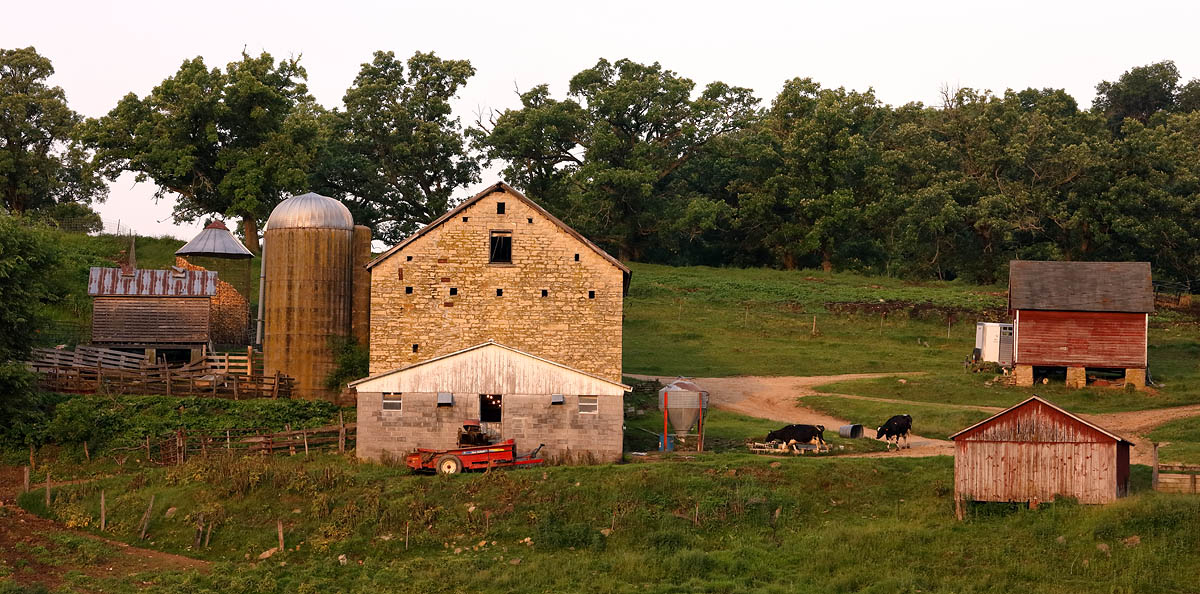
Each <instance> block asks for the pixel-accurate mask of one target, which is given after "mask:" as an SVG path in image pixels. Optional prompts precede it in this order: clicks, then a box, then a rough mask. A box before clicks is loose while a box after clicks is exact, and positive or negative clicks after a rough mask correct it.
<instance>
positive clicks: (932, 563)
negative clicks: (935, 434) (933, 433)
mask: <svg viewBox="0 0 1200 594" xmlns="http://www.w3.org/2000/svg"><path fill="white" fill-rule="evenodd" d="M773 462H780V464H778V465H777V467H772V466H771V464H772V463H773ZM1134 482H1135V488H1136V491H1137V492H1136V493H1135V494H1134V495H1133V496H1131V497H1129V498H1126V499H1123V500H1121V501H1119V502H1117V503H1115V504H1112V505H1108V506H1102V507H1101V506H1079V505H1075V504H1072V503H1070V502H1066V501H1064V502H1059V503H1056V504H1051V505H1043V506H1042V507H1041V508H1040V509H1039V510H1036V511H1030V510H1028V509H1023V508H1021V507H1020V506H1008V505H974V506H972V507H971V508H970V512H969V517H968V519H967V521H966V522H963V523H960V522H958V521H956V520H955V519H954V515H953V502H952V485H953V464H952V460H951V459H950V458H948V457H940V458H930V459H900V458H889V459H882V460H881V459H870V460H863V459H837V458H811V457H809V458H796V459H793V458H787V459H768V458H761V457H754V456H748V455H726V456H723V457H720V458H715V457H714V458H708V459H697V460H696V461H692V462H687V461H675V462H663V463H647V464H627V465H617V466H593V467H551V468H545V469H536V468H535V469H528V470H515V471H507V472H494V473H491V474H474V475H464V476H457V477H430V476H412V475H409V474H408V473H407V472H406V471H404V470H401V469H397V468H394V467H387V466H380V465H375V464H355V463H353V462H349V461H346V460H343V459H341V458H338V457H336V456H319V457H315V458H310V459H308V460H307V461H305V460H304V459H302V458H299V457H297V458H287V457H277V458H271V459H244V460H243V461H240V462H239V463H236V464H229V463H222V462H220V461H218V460H215V459H214V460H208V461H203V460H197V461H193V462H192V463H189V464H188V465H186V466H183V467H178V468H172V469H167V470H156V471H150V472H148V473H146V475H145V477H144V478H143V479H135V478H132V477H116V478H112V479H107V480H105V481H101V482H99V483H95V484H88V485H77V486H73V487H64V488H63V489H60V490H59V491H58V495H57V497H59V498H60V499H59V500H58V501H56V503H55V506H54V510H57V509H60V508H63V507H66V506H69V505H74V506H79V507H82V508H85V509H88V510H90V511H91V513H96V500H97V498H98V491H99V489H105V490H106V492H107V493H108V496H109V501H110V514H111V515H110V522H111V525H112V529H111V531H110V532H109V533H108V534H107V535H106V536H109V537H112V538H116V539H119V540H123V541H127V542H136V541H137V537H136V531H137V523H138V520H139V519H140V517H141V514H142V513H143V512H144V511H145V505H146V502H147V501H148V500H149V497H150V495H151V494H154V495H155V496H156V499H155V506H156V508H155V512H154V514H153V515H152V521H151V525H150V530H149V537H148V539H147V540H146V541H143V542H141V543H140V544H142V545H143V546H151V547H153V548H158V549H162V550H166V551H172V552H179V553H184V554H187V555H191V556H195V557H200V558H205V559H210V560H213V561H216V562H218V564H217V565H216V566H214V568H213V571H212V572H211V573H210V574H209V575H198V574H179V573H170V574H163V575H160V576H158V577H157V579H156V582H157V583H156V584H155V585H154V586H151V587H150V588H148V589H147V590H146V591H149V592H174V591H188V592H211V591H223V592H228V591H232V592H283V591H300V592H310V591H311V592H317V591H326V590H336V591H345V592H355V591H372V590H384V591H389V592H430V591H438V592H451V591H462V592H484V591H488V592H499V591H504V592H547V591H579V590H581V589H582V590H587V591H594V592H632V591H638V592H663V593H666V592H692V591H718V592H756V593H759V592H797V591H799V592H810V591H811V592H818V591H820V592H842V591H862V592H897V591H899V592H916V591H918V590H920V591H922V592H1014V591H1017V592H1047V593H1065V592H1095V591H1110V592H1111V591H1115V592H1134V591H1136V592H1184V591H1194V590H1195V587H1194V579H1195V575H1194V571H1193V569H1192V568H1194V567H1195V566H1196V564H1197V563H1198V562H1200V533H1197V532H1196V530H1195V528H1194V526H1195V522H1196V520H1197V519H1200V501H1197V500H1196V499H1195V498H1191V497H1179V496H1168V495H1163V494H1157V493H1153V492H1146V491H1145V489H1146V483H1147V482H1148V472H1147V471H1146V469H1145V468H1144V467H1137V468H1135V473H1134ZM39 496H40V493H38V492H35V493H32V494H30V495H27V496H24V497H22V498H21V503H22V505H25V506H26V507H27V508H30V509H32V510H34V511H39V512H42V513H46V512H45V510H42V509H40V503H39V501H40V497H39ZM168 506H172V507H177V508H178V511H177V513H176V514H175V515H174V517H173V518H171V519H166V518H165V517H164V516H163V515H162V510H164V509H166V508H167V507H168ZM214 506H219V509H218V508H217V507H214ZM296 510H299V513H296ZM202 511H203V512H205V513H209V514H212V516H213V517H216V516H219V517H222V518H223V520H222V522H221V524H220V525H219V526H218V527H217V528H216V529H215V530H214V532H213V538H212V543H211V546H210V547H209V548H208V549H204V548H200V549H194V548H192V544H193V536H194V527H193V525H192V521H193V519H194V518H195V517H196V514H198V513H200V512H202ZM50 513H52V514H55V513H58V512H57V511H51V512H50ZM277 519H278V520H282V521H283V522H284V530H285V538H286V540H287V544H288V550H287V551H286V552H283V553H280V554H277V555H276V556H274V557H272V558H271V559H270V561H267V562H257V559H256V557H257V556H258V554H259V553H260V552H262V551H264V550H266V549H268V548H270V547H272V546H274V542H275V539H276V536H275V522H276V520H277ZM406 526H407V527H409V543H408V546H407V547H406V546H405V542H404V534H405V527H406ZM614 527H615V529H614V530H613V531H612V532H611V533H610V534H609V535H607V536H605V535H604V534H603V533H602V532H601V530H609V529H613V528H614ZM88 529H89V530H91V529H93V528H88ZM1132 536H1138V537H1139V539H1140V544H1139V545H1137V546H1132V547H1127V546H1125V545H1124V544H1122V541H1123V540H1124V539H1127V538H1130V537H1132ZM1059 537H1061V539H1060V538H1059ZM526 538H529V539H530V541H531V542H532V545H527V544H525V542H526V541H525V539H526ZM481 542H484V543H486V544H484V545H483V546H480V543H481ZM493 542H495V544H492V543H493ZM1098 545H1104V546H1103V547H1102V548H1103V549H1105V550H1101V548H1098ZM343 554H344V555H346V558H347V564H346V565H341V564H340V563H339V562H338V561H337V557H338V556H339V555H343ZM247 555H249V556H250V560H247V559H246V556H247ZM514 559H520V562H519V563H518V564H514V563H513V560H514ZM360 561H361V562H362V564H361V565H360V564H359V562H360ZM281 563H286V566H281ZM118 591H126V592H128V591H132V587H131V586H122V587H120V589H119V590H118Z"/></svg>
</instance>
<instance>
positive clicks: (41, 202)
mask: <svg viewBox="0 0 1200 594" xmlns="http://www.w3.org/2000/svg"><path fill="white" fill-rule="evenodd" d="M53 74H54V66H52V65H51V63H50V60H49V59H48V58H45V57H43V56H41V55H40V54H38V53H37V50H35V49H34V48H32V47H27V48H22V49H0V139H3V140H4V142H3V143H0V200H3V202H0V204H2V205H3V206H4V208H5V209H7V210H8V211H9V212H13V213H22V212H25V211H26V210H28V209H34V208H44V207H51V206H54V205H55V204H62V203H72V202H81V203H86V202H90V201H92V200H101V201H103V200H104V198H105V197H106V196H108V186H106V185H104V183H103V181H102V180H101V179H100V178H99V176H97V175H96V174H95V172H94V171H92V170H91V169H90V165H89V163H88V159H89V155H88V153H87V151H86V150H85V149H84V148H83V147H82V145H80V144H79V143H78V142H76V141H75V140H74V138H73V136H74V134H75V130H76V127H77V126H78V124H79V122H80V120H81V118H80V117H79V115H78V114H76V113H75V112H74V111H72V110H71V108H70V107H68V106H67V98H66V94H65V93H64V92H63V90H62V88H61V87H51V86H49V85H48V84H47V79H49V78H50V77H51V76H52V75H53Z"/></svg>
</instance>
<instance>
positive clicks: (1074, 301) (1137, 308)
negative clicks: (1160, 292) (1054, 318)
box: [1008, 260, 1154, 313]
mask: <svg viewBox="0 0 1200 594" xmlns="http://www.w3.org/2000/svg"><path fill="white" fill-rule="evenodd" d="M1008 303H1009V307H1010V308H1011V309H1041V310H1058V311H1110V312H1129V313H1149V312H1153V311H1154V286H1153V284H1152V282H1151V276H1150V263H1149V262H1040V261H1030V260H1013V261H1012V262H1010V263H1009V268H1008Z"/></svg>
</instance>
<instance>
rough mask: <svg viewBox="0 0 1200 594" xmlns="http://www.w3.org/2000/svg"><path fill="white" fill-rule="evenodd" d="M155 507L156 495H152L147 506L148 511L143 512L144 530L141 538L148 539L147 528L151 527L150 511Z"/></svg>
mask: <svg viewBox="0 0 1200 594" xmlns="http://www.w3.org/2000/svg"><path fill="white" fill-rule="evenodd" d="M153 509H154V495H153V494H151V495H150V505H147V506H146V513H144V514H142V532H141V537H140V538H141V539H142V540H146V529H147V528H149V527H150V512H151V510H153Z"/></svg>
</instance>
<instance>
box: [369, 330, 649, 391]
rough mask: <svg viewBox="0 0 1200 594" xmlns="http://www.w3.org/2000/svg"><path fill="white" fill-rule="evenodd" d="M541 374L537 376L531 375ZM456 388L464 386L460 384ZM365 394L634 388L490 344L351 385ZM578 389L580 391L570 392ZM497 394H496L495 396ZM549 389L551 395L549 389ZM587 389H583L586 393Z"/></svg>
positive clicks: (466, 349)
mask: <svg viewBox="0 0 1200 594" xmlns="http://www.w3.org/2000/svg"><path fill="white" fill-rule="evenodd" d="M533 370H539V371H538V372H537V373H531V371H533ZM456 384H463V385H461V386H456ZM349 385H350V387H353V388H358V390H359V391H360V392H392V391H397V392H480V393H498V394H502V393H531V394H534V393H539V394H540V393H546V394H560V393H567V394H595V395H609V394H611V395H618V394H622V393H624V392H628V391H630V390H631V389H632V388H630V387H629V386H626V385H625V384H620V383H617V382H614V381H612V380H608V379H604V378H602V377H600V376H598V375H594V374H591V373H588V372H586V371H580V370H578V369H575V368H574V367H568V366H566V365H563V364H562V363H556V362H554V361H551V360H549V359H544V358H542V357H538V356H537V355H531V354H529V353H526V352H525V351H521V350H518V349H514V348H512V347H510V346H506V345H503V344H500V343H498V342H495V341H492V340H489V341H487V342H484V343H480V344H477V345H475V346H472V347H467V348H465V349H462V350H460V351H455V352H453V353H448V354H445V355H441V356H439V357H434V358H432V359H427V360H425V361H421V362H419V363H413V364H412V365H408V366H405V367H400V368H398V369H393V370H391V371H385V372H383V373H378V374H375V375H372V376H370V377H365V378H363V379H360V380H355V381H353V382H350V384H349ZM568 388H574V389H575V390H576V391H570V390H569V389H568ZM489 390H491V391H492V392H489ZM546 390H548V391H546ZM580 390H582V391H580Z"/></svg>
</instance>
